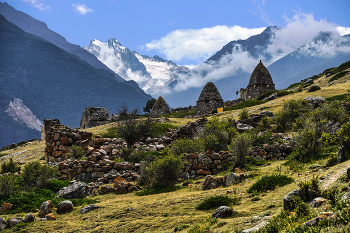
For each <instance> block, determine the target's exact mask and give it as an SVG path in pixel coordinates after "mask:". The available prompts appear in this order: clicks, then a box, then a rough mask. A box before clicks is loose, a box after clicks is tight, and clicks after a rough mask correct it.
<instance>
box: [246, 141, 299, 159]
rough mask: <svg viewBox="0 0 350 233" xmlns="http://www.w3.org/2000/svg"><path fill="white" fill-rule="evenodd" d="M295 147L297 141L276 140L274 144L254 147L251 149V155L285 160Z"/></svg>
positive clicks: (255, 157)
mask: <svg viewBox="0 0 350 233" xmlns="http://www.w3.org/2000/svg"><path fill="white" fill-rule="evenodd" d="M294 148H295V143H293V142H286V143H283V144H279V143H278V142H275V143H274V144H273V145H267V144H266V145H263V146H261V147H258V146H257V147H254V148H253V149H252V150H251V151H249V156H251V157H253V158H254V159H256V160H261V159H264V160H283V159H284V158H286V157H287V156H288V155H290V153H292V151H293V149H294Z"/></svg>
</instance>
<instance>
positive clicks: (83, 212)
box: [80, 205, 100, 214]
mask: <svg viewBox="0 0 350 233" xmlns="http://www.w3.org/2000/svg"><path fill="white" fill-rule="evenodd" d="M98 208H100V207H99V206H98V205H87V206H84V207H83V208H81V209H80V213H81V214H85V213H87V212H90V211H91V210H95V209H98Z"/></svg>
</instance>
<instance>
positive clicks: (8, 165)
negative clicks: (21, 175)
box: [1, 158, 21, 174]
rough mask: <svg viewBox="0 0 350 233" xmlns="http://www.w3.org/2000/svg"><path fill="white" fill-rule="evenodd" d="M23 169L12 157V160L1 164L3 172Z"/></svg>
mask: <svg viewBox="0 0 350 233" xmlns="http://www.w3.org/2000/svg"><path fill="white" fill-rule="evenodd" d="M19 171H21V167H20V166H19V164H17V163H16V162H13V160H12V158H10V161H8V162H3V163H2V164H1V173H2V174H3V173H8V172H10V173H15V172H19Z"/></svg>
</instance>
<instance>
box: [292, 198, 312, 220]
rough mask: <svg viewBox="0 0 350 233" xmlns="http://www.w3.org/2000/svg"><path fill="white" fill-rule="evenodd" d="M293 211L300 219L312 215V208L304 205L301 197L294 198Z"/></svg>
mask: <svg viewBox="0 0 350 233" xmlns="http://www.w3.org/2000/svg"><path fill="white" fill-rule="evenodd" d="M292 209H293V210H294V211H295V215H296V216H297V217H299V218H300V217H304V216H308V215H310V206H308V205H307V204H306V203H304V202H303V201H302V200H301V199H300V197H293V201H292Z"/></svg>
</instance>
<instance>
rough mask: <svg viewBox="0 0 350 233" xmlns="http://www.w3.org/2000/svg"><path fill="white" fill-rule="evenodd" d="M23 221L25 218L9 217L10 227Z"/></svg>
mask: <svg viewBox="0 0 350 233" xmlns="http://www.w3.org/2000/svg"><path fill="white" fill-rule="evenodd" d="M21 222H23V218H20V217H12V218H9V227H13V226H15V225H17V224H18V223H21Z"/></svg>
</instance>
